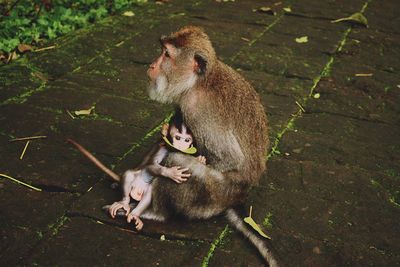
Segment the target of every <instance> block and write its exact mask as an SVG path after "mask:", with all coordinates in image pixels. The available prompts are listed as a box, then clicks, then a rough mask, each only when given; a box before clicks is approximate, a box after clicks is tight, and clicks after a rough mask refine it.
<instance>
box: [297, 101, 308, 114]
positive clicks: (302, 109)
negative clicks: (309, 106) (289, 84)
mask: <svg viewBox="0 0 400 267" xmlns="http://www.w3.org/2000/svg"><path fill="white" fill-rule="evenodd" d="M296 104H297V105H298V106H299V108H300V109H301V111H303V112H306V110H305V109H304V108H303V107H302V106H301V105H300V103H299V102H297V101H296Z"/></svg>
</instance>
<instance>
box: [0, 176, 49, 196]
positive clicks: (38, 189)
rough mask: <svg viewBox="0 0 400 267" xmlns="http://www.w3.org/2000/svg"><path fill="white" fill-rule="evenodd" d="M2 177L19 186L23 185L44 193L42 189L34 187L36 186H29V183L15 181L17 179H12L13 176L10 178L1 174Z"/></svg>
mask: <svg viewBox="0 0 400 267" xmlns="http://www.w3.org/2000/svg"><path fill="white" fill-rule="evenodd" d="M0 176H1V177H4V178H7V179H10V180H11V181H14V182H16V183H18V184H22V185H24V186H26V187H29V188H31V189H33V190H36V191H39V192H41V191H42V189H40V188H37V187H34V186H32V185H29V184H27V183H24V182H21V181H20V180H17V179H15V178H12V177H11V176H8V175H6V174H3V173H0Z"/></svg>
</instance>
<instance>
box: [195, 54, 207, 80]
mask: <svg viewBox="0 0 400 267" xmlns="http://www.w3.org/2000/svg"><path fill="white" fill-rule="evenodd" d="M207 64H208V62H207V59H206V57H205V56H203V55H201V54H195V55H194V71H195V72H196V73H197V74H199V75H203V74H204V73H206V70H207Z"/></svg>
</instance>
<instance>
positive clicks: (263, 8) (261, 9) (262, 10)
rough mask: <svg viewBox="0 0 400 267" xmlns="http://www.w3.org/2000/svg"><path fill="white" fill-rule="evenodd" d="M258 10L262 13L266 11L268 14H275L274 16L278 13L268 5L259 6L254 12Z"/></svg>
mask: <svg viewBox="0 0 400 267" xmlns="http://www.w3.org/2000/svg"><path fill="white" fill-rule="evenodd" d="M256 11H257V12H260V13H266V14H269V15H273V16H275V15H276V12H275V11H274V10H272V8H270V7H267V6H263V7H260V8H257V9H253V12H256Z"/></svg>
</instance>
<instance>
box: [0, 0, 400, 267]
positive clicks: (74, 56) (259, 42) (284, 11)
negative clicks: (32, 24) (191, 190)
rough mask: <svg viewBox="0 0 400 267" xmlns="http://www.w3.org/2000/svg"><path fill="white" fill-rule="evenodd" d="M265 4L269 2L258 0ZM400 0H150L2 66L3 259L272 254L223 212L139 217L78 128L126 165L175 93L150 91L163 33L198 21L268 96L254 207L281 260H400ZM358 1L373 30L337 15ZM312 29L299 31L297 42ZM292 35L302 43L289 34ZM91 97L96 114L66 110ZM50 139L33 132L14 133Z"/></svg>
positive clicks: (245, 259)
mask: <svg viewBox="0 0 400 267" xmlns="http://www.w3.org/2000/svg"><path fill="white" fill-rule="evenodd" d="M261 7H272V8H273V10H274V11H275V12H276V13H275V14H269V13H265V12H261V11H260V10H259V9H260V8H261ZM399 8H400V3H399V2H398V1H397V0H383V1H377V0H367V1H365V0H353V1H345V0H331V1H316V0H303V1H295V0H292V1H289V0H286V1H285V0H284V1H279V2H278V1H269V0H267V1H249V0H236V1H214V0H213V1H211V0H209V1H200V0H197V1H194V0H189V1H183V0H171V1H169V2H167V3H166V4H163V5H160V4H156V3H154V2H149V3H147V4H145V5H143V6H141V7H137V9H135V10H133V11H134V13H135V16H133V17H126V16H122V15H121V16H114V17H109V18H107V19H105V20H103V21H101V22H99V23H97V24H95V25H93V26H91V27H89V28H86V29H82V30H79V31H76V32H73V33H71V34H68V35H66V36H64V37H61V38H59V39H57V40H55V41H54V43H49V44H48V46H50V45H55V49H51V50H45V51H42V52H37V53H30V54H28V55H26V56H24V57H23V58H21V59H19V60H17V61H15V62H13V63H12V64H9V65H3V66H0V125H1V128H0V163H1V164H0V173H1V174H5V175H8V176H11V177H14V178H16V179H18V180H19V181H23V182H25V183H26V184H28V185H31V186H33V187H35V188H36V189H38V190H41V191H38V190H35V189H32V188H29V187H27V186H25V185H22V184H18V183H16V182H14V181H11V180H10V179H7V178H5V177H3V176H2V177H1V178H0V197H1V203H0V218H1V219H0V231H1V242H0V244H1V245H0V264H1V265H2V266H16V265H17V266H128V265H129V266H263V262H262V260H261V258H260V257H259V256H258V254H257V252H256V251H255V250H254V249H253V248H252V247H251V246H250V244H249V243H248V242H247V241H246V240H244V239H243V237H242V236H240V235H239V234H237V233H236V232H235V231H233V230H232V229H231V228H230V227H229V226H227V222H226V221H225V219H224V218H223V217H217V218H214V219H210V220H208V221H196V222H188V221H182V220H173V221H170V222H167V223H156V222H150V221H145V227H144V229H143V231H142V232H141V233H136V231H134V226H133V225H131V224H127V223H126V222H125V221H124V220H123V219H115V220H114V219H111V218H110V217H109V216H107V214H105V213H104V212H103V211H102V210H101V207H102V206H103V205H105V204H110V203H112V202H114V201H116V200H117V199H118V198H119V191H118V190H114V189H111V187H110V185H111V183H112V181H111V179H109V178H108V177H107V176H106V175H105V174H103V173H102V172H100V171H99V170H98V169H97V168H96V167H94V166H93V165H92V164H91V163H90V162H88V161H87V160H86V159H85V158H84V157H83V156H82V155H81V154H80V153H79V152H78V151H77V150H76V149H75V148H74V147H72V146H71V145H70V144H68V143H66V141H65V140H66V138H68V137H71V138H73V139H75V140H77V141H78V142H80V143H82V144H83V145H84V146H85V147H86V148H88V149H89V150H90V151H92V152H93V153H94V154H95V155H96V156H97V157H98V158H99V159H100V160H101V161H102V162H104V163H105V164H106V165H108V166H111V167H112V168H114V170H115V171H117V172H119V173H122V172H123V171H124V170H126V169H128V168H132V167H134V166H135V165H137V164H138V163H139V162H140V160H141V159H142V158H143V155H144V154H145V153H146V151H148V150H149V148H150V147H151V146H152V145H153V144H154V143H155V142H156V141H157V138H158V131H159V128H160V125H161V124H162V122H163V121H164V120H165V118H167V117H168V115H169V114H170V113H171V112H172V111H173V107H172V106H168V105H161V104H159V103H156V102H153V101H151V100H149V98H148V96H147V92H146V87H147V78H146V68H147V66H148V65H149V64H150V62H151V61H152V59H153V58H155V57H156V56H157V54H158V53H159V44H158V41H157V40H158V38H159V36H160V35H162V34H168V33H169V32H171V31H174V30H176V29H178V28H179V27H181V26H183V25H189V24H190V25H197V26H201V27H203V28H204V29H205V30H206V32H207V33H208V34H209V36H210V38H211V40H212V42H213V44H214V47H215V49H216V51H217V54H218V56H219V58H220V59H221V60H223V61H224V62H225V63H227V64H228V65H230V66H232V67H233V68H235V69H236V70H237V71H238V72H240V73H241V74H242V75H243V76H245V77H246V79H247V80H249V81H250V83H251V84H252V85H253V86H254V87H255V88H256V90H257V91H258V93H259V94H260V96H261V98H262V101H263V104H264V106H265V108H266V112H267V115H268V118H269V125H270V140H271V144H272V146H271V148H270V153H269V155H268V158H267V166H268V167H267V171H266V172H265V174H264V176H263V177H262V178H261V183H260V184H259V185H258V186H257V187H255V188H253V189H252V190H251V192H250V195H249V198H248V200H247V201H246V203H247V204H246V208H249V207H250V206H253V218H254V219H255V221H256V222H258V223H259V224H260V225H261V227H263V229H264V230H265V232H267V233H268V234H269V235H270V236H271V237H272V244H273V246H274V247H275V249H276V250H277V252H278V254H279V255H280V257H281V258H282V261H283V262H284V263H286V265H287V266H324V267H326V266H400V224H399V218H400V189H399V188H400V187H399V186H400V105H399V103H400V74H399V73H400V60H399V59H400V17H399V16H398V10H399ZM357 12H360V13H362V14H363V16H365V17H366V18H367V20H368V27H365V26H363V25H360V24H358V23H354V22H351V21H342V22H337V23H332V21H334V20H336V19H339V18H344V17H349V16H350V15H352V14H354V13H357ZM301 37H307V40H306V42H301V41H302V40H303V41H304V40H305V39H306V38H301ZM296 39H297V41H296ZM91 107H94V110H93V112H92V114H91V115H88V116H74V118H72V117H71V116H70V114H69V113H72V112H74V111H76V110H82V109H88V108H91ZM27 136H46V138H42V139H36V140H31V141H30V142H29V145H28V147H27V148H26V151H25V154H24V156H23V159H22V160H21V159H20V156H21V153H22V151H23V149H24V147H25V146H26V141H14V142H10V139H14V138H18V137H27Z"/></svg>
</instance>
